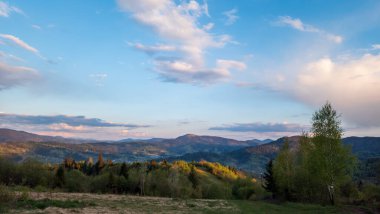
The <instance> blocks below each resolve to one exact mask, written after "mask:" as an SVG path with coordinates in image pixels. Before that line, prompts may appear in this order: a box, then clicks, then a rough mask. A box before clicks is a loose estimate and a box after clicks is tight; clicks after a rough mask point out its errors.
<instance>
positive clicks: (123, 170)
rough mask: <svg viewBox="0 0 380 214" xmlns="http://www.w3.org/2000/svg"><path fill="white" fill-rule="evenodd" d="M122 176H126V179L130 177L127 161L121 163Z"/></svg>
mask: <svg viewBox="0 0 380 214" xmlns="http://www.w3.org/2000/svg"><path fill="white" fill-rule="evenodd" d="M119 175H120V176H124V178H125V179H128V176H129V174H128V167H127V164H126V163H125V162H123V163H122V164H121V167H120V173H119Z"/></svg>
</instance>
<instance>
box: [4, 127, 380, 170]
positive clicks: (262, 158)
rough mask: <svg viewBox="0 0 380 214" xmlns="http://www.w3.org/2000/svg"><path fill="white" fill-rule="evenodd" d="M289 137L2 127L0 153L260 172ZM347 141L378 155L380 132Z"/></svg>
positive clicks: (293, 141)
mask: <svg viewBox="0 0 380 214" xmlns="http://www.w3.org/2000/svg"><path fill="white" fill-rule="evenodd" d="M286 140H287V141H288V142H289V144H290V147H291V148H293V149H295V148H297V145H298V141H299V136H293V137H283V138H279V139H277V140H276V141H273V142H269V143H268V141H269V140H265V141H260V140H248V141H238V140H233V139H227V138H222V137H215V136H198V135H192V134H187V135H184V136H180V137H178V138H174V139H157V138H155V139H148V140H134V139H125V140H121V141H115V142H93V141H85V140H82V141H78V140H75V139H67V138H62V137H50V136H41V135H35V134H31V133H27V132H22V131H14V130H9V129H0V155H2V156H8V157H11V158H12V159H14V160H17V161H22V160H25V159H26V158H28V157H33V158H37V159H39V160H43V161H44V162H53V163H58V162H60V161H61V160H62V159H63V158H65V157H72V158H75V159H79V160H85V159H87V158H88V157H93V158H96V157H97V155H98V154H99V153H103V156H104V157H105V158H106V159H110V160H113V161H116V162H124V161H127V162H131V161H146V160H152V159H157V160H163V159H167V160H169V161H174V160H186V161H193V160H195V161H200V160H206V161H212V162H220V163H222V164H225V165H230V166H233V167H236V168H239V169H243V170H246V171H250V172H256V173H260V172H263V170H264V166H265V164H266V163H267V162H268V161H269V160H270V159H273V158H274V157H275V156H276V155H277V153H278V151H279V150H280V148H281V147H282V146H283V144H284V142H285V141H286ZM72 142H76V143H74V144H73V143H72ZM78 142H79V143H78ZM343 142H344V144H346V145H349V146H350V147H352V151H353V153H354V154H356V155H357V156H358V157H359V159H367V158H371V157H380V137H347V138H344V139H343Z"/></svg>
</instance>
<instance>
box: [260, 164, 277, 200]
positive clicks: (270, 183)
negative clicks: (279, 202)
mask: <svg viewBox="0 0 380 214" xmlns="http://www.w3.org/2000/svg"><path fill="white" fill-rule="evenodd" d="M263 178H264V180H265V181H264V184H263V185H262V186H263V188H264V189H265V190H266V191H268V192H271V193H272V197H273V198H274V197H275V195H276V191H277V187H276V182H275V178H274V173H273V160H270V161H269V162H268V164H267V166H266V172H265V173H264V176H263Z"/></svg>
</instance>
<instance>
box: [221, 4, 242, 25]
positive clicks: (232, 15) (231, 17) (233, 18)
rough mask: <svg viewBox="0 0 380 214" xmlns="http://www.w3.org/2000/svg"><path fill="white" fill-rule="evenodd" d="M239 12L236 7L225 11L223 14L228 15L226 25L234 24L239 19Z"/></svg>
mask: <svg viewBox="0 0 380 214" xmlns="http://www.w3.org/2000/svg"><path fill="white" fill-rule="evenodd" d="M237 12H238V10H237V9H236V8H234V9H232V10H229V11H225V12H223V15H224V16H226V22H225V24H226V25H232V24H234V23H235V22H236V21H237V20H238V19H239V16H237V15H236V14H237Z"/></svg>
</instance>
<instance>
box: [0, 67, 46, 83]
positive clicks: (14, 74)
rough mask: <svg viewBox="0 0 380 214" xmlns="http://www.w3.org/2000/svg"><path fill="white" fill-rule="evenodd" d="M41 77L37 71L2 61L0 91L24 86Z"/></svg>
mask: <svg viewBox="0 0 380 214" xmlns="http://www.w3.org/2000/svg"><path fill="white" fill-rule="evenodd" d="M39 77H40V75H39V73H38V71H37V70H35V69H33V68H29V67H24V66H13V65H9V64H6V63H4V62H1V61H0V90H3V89H6V88H10V87H13V86H17V85H23V84H26V83H30V82H32V81H35V80H37V79H38V78H39Z"/></svg>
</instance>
